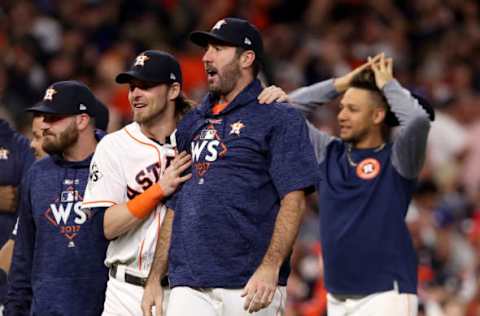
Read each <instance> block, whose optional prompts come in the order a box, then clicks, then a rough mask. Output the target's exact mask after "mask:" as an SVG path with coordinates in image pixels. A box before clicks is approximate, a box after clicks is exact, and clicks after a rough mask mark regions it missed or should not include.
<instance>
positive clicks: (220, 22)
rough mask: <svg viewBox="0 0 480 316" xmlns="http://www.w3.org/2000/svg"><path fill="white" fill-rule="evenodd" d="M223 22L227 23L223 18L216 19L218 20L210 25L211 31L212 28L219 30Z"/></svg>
mask: <svg viewBox="0 0 480 316" xmlns="http://www.w3.org/2000/svg"><path fill="white" fill-rule="evenodd" d="M224 24H227V22H226V21H225V20H220V21H218V22H217V23H215V25H214V26H213V27H212V31H213V30H219V29H220V28H221V27H222V25H224Z"/></svg>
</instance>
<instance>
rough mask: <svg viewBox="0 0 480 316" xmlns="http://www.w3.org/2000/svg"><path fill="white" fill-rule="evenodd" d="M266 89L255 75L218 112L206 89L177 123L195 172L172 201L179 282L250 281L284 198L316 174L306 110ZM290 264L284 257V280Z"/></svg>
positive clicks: (309, 184) (174, 281) (175, 280)
mask: <svg viewBox="0 0 480 316" xmlns="http://www.w3.org/2000/svg"><path fill="white" fill-rule="evenodd" d="M261 90H262V87H261V85H260V82H259V81H258V80H254V81H253V82H252V83H251V84H250V85H249V86H247V87H246V88H245V89H244V90H243V91H242V92H241V93H240V94H239V95H238V96H237V97H236V98H235V99H234V100H233V101H232V102H231V103H230V104H229V105H228V106H227V107H226V108H225V109H224V110H223V111H222V112H221V113H220V114H218V115H213V114H212V113H211V108H212V106H213V105H214V103H213V102H215V100H214V99H213V98H212V97H211V96H207V97H206V98H205V99H204V102H203V103H202V104H201V105H200V106H199V107H198V108H197V109H196V110H194V111H192V112H191V113H189V114H187V115H186V116H185V118H184V119H183V120H182V122H181V123H180V124H179V126H178V129H177V144H178V147H179V150H180V151H182V150H187V151H188V152H190V153H191V154H192V160H193V167H192V174H193V177H192V179H191V180H190V181H188V182H186V183H185V184H184V185H183V187H182V188H181V190H180V191H179V192H178V193H177V194H176V195H175V197H174V198H173V199H172V200H171V201H168V202H167V206H169V207H170V208H172V209H174V211H175V219H174V222H173V228H172V229H173V231H172V240H171V247H170V253H169V271H168V273H169V279H170V285H171V286H173V287H174V286H181V285H184V286H190V287H208V288H216V287H222V288H242V287H243V286H245V284H246V283H247V281H248V279H249V278H250V277H251V275H252V274H253V273H254V272H255V270H256V269H257V267H258V266H259V264H260V262H261V260H262V259H263V257H264V255H265V253H266V251H267V248H268V246H269V244H270V240H271V237H272V232H273V229H274V226H275V220H276V218H277V214H278V210H279V208H280V201H281V199H282V198H283V197H284V196H285V195H286V194H287V193H289V192H292V191H296V190H308V189H313V187H314V185H315V182H316V181H317V172H318V171H317V168H316V163H315V156H314V153H313V149H312V146H311V144H310V142H309V139H308V131H307V127H306V124H305V121H304V119H303V117H302V116H301V114H300V113H298V111H296V110H294V109H291V108H288V107H287V106H285V104H273V105H261V104H258V101H257V97H258V95H259V93H260V92H261ZM287 261H288V260H287ZM288 272H289V267H288V263H287V262H285V264H284V265H283V267H282V268H281V270H280V276H279V284H280V285H285V284H286V281H287V277H288Z"/></svg>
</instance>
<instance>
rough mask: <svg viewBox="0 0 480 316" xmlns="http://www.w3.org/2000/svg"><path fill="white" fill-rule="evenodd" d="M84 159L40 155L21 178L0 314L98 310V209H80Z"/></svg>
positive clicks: (102, 271) (101, 280) (101, 281)
mask: <svg viewBox="0 0 480 316" xmlns="http://www.w3.org/2000/svg"><path fill="white" fill-rule="evenodd" d="M90 160H91V157H89V158H87V159H85V160H84V161H80V162H68V161H64V160H62V159H60V158H59V157H57V156H53V157H46V158H44V159H42V160H39V161H37V162H35V163H34V164H33V165H32V167H31V169H30V170H29V172H28V173H27V175H26V177H25V178H24V181H23V183H22V195H21V204H20V219H19V227H18V232H17V238H16V245H15V250H14V256H13V262H12V270H11V272H10V275H9V282H10V285H9V290H8V295H7V299H6V304H5V311H4V315H72V316H75V315H79V316H80V315H82V316H86V315H92V316H93V315H100V314H101V311H102V310H103V302H104V298H105V289H106V283H107V278H108V272H107V269H106V268H105V266H104V264H103V261H104V259H105V253H106V249H107V240H106V239H105V238H104V235H103V212H102V211H99V212H96V213H91V212H88V211H85V210H82V209H81V203H82V199H83V193H84V190H85V186H86V184H87V181H88V173H89V165H90Z"/></svg>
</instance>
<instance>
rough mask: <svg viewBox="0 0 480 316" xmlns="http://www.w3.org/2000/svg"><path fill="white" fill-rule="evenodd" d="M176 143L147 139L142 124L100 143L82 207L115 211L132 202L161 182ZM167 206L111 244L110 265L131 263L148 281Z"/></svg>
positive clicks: (118, 132)
mask: <svg viewBox="0 0 480 316" xmlns="http://www.w3.org/2000/svg"><path fill="white" fill-rule="evenodd" d="M170 138H171V140H173V144H166V145H160V144H158V143H156V142H155V141H153V140H151V139H150V138H148V137H147V136H145V135H144V134H143V133H142V132H141V130H140V126H139V125H138V123H136V122H134V123H131V124H129V125H127V126H125V127H124V128H123V129H121V130H119V131H117V132H114V133H112V134H109V135H106V136H105V137H104V138H103V139H102V140H101V141H100V142H99V144H98V145H97V149H96V150H95V154H94V156H93V159H92V162H91V165H90V178H89V182H88V184H87V188H86V190H85V197H84V199H83V204H82V208H92V207H111V206H113V205H115V204H122V203H126V202H128V201H129V200H131V199H132V198H134V197H135V196H137V195H138V194H140V193H142V192H144V191H145V190H146V189H148V188H149V187H150V186H151V185H152V184H154V183H156V182H158V180H159V178H160V177H161V175H162V174H163V172H164V170H165V168H166V166H167V159H168V158H170V157H173V156H174V154H175V152H174V146H175V144H174V136H173V135H172V136H171V137H170ZM165 211H166V207H165V206H164V205H163V204H159V205H157V208H156V209H155V211H153V212H152V213H151V214H150V215H149V216H148V217H147V218H145V220H144V221H143V223H141V224H140V225H138V226H137V227H135V228H134V229H131V230H130V231H128V232H127V233H125V234H123V235H121V236H119V237H118V238H116V239H114V240H112V241H110V244H109V246H108V250H107V257H106V259H105V265H106V266H108V267H110V266H111V265H112V264H114V263H116V264H123V265H126V266H127V267H128V268H129V270H131V269H134V270H135V271H137V272H138V274H139V276H143V277H147V276H148V273H149V271H150V266H151V264H152V261H153V256H154V252H155V245H156V242H157V235H158V231H159V229H160V224H161V222H162V221H163V217H164V215H165Z"/></svg>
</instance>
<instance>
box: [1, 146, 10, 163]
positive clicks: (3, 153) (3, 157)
mask: <svg viewBox="0 0 480 316" xmlns="http://www.w3.org/2000/svg"><path fill="white" fill-rule="evenodd" d="M8 155H10V150H8V149H7V148H4V147H0V160H7V159H8Z"/></svg>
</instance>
